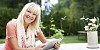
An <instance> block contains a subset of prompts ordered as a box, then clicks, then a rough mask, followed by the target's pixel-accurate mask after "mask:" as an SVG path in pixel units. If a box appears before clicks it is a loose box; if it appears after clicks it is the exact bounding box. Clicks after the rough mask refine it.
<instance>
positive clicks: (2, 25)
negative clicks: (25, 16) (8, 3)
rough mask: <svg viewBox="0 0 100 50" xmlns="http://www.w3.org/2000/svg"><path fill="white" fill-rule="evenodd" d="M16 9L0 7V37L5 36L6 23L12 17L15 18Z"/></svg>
mask: <svg viewBox="0 0 100 50" xmlns="http://www.w3.org/2000/svg"><path fill="white" fill-rule="evenodd" d="M18 13H19V10H18V9H11V8H6V7H5V8H0V38H5V33H6V24H7V22H8V21H9V20H11V19H12V18H17V16H18Z"/></svg>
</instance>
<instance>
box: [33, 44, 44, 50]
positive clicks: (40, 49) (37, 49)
mask: <svg viewBox="0 0 100 50" xmlns="http://www.w3.org/2000/svg"><path fill="white" fill-rule="evenodd" d="M44 46H45V45H43V44H41V45H38V46H36V47H35V50H43V47H44Z"/></svg>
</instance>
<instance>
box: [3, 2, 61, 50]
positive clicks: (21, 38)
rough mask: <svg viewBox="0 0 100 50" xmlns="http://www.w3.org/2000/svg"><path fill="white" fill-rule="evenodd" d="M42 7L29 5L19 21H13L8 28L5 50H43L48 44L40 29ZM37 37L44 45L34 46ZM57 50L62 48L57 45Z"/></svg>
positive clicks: (8, 24) (21, 13) (25, 7)
mask: <svg viewBox="0 0 100 50" xmlns="http://www.w3.org/2000/svg"><path fill="white" fill-rule="evenodd" d="M40 12H41V10H40V6H39V5H37V4H35V3H33V2H32V3H28V4H26V5H25V6H24V8H23V9H22V11H21V12H20V14H19V16H18V18H17V19H12V20H11V21H9V22H8V23H7V26H6V44H5V50H42V49H43V46H44V44H45V43H46V42H47V41H46V38H45V37H44V35H43V33H42V31H41V29H40V28H39V20H40V14H41V13H40ZM35 36H36V37H37V38H38V39H39V40H40V41H41V42H42V43H43V44H41V45H39V46H36V47H35V46H34V44H35ZM54 47H55V48H56V49H58V48H59V47H60V44H59V43H57V44H55V46H54Z"/></svg>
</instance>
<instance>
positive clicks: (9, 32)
mask: <svg viewBox="0 0 100 50" xmlns="http://www.w3.org/2000/svg"><path fill="white" fill-rule="evenodd" d="M15 27H16V26H15V23H14V22H12V21H10V22H8V23H7V26H6V38H7V39H8V38H12V37H16V29H15Z"/></svg>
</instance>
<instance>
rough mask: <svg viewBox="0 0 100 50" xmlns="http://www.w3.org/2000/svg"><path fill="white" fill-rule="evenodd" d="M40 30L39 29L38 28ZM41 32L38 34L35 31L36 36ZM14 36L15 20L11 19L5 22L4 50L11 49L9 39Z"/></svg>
mask: <svg viewBox="0 0 100 50" xmlns="http://www.w3.org/2000/svg"><path fill="white" fill-rule="evenodd" d="M40 32H41V30H40ZM39 35H41V34H39V33H38V32H37V36H39ZM13 37H16V38H17V22H16V21H15V20H11V21H10V22H8V23H7V26H6V41H5V42H6V43H5V47H4V50H12V47H11V45H10V42H9V39H10V38H13Z"/></svg>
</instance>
